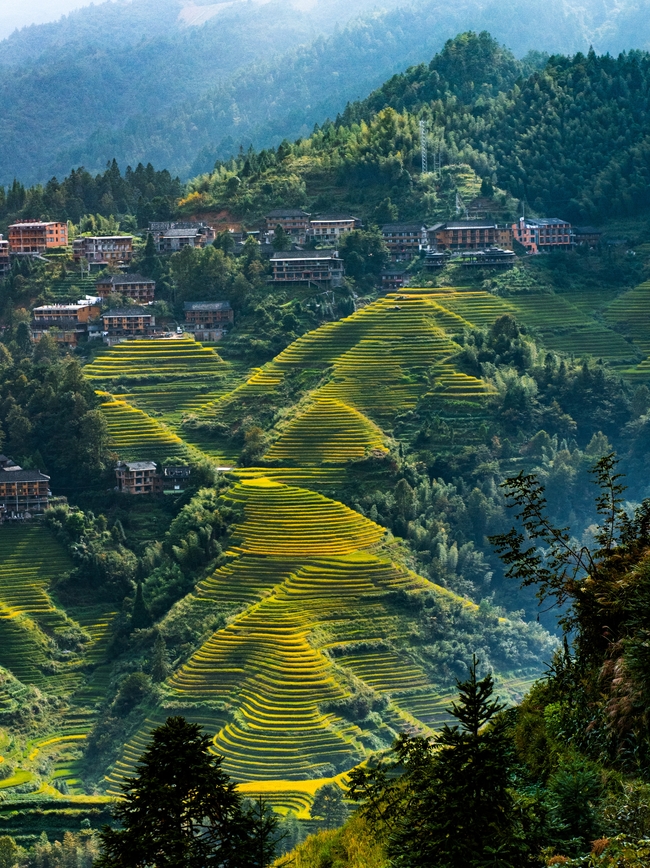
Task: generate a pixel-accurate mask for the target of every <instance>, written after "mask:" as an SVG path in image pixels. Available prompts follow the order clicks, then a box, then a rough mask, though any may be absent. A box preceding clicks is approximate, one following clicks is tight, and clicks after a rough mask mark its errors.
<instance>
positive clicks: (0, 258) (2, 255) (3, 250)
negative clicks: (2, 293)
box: [0, 234, 11, 279]
mask: <svg viewBox="0 0 650 868" xmlns="http://www.w3.org/2000/svg"><path fill="white" fill-rule="evenodd" d="M10 268H11V260H10V259H9V242H8V241H7V239H6V238H3V237H2V235H1V234H0V279H2V278H3V277H4V276H5V275H6V274H8V272H9V269H10Z"/></svg>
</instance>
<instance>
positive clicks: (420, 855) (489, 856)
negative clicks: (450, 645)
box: [350, 657, 521, 868]
mask: <svg viewBox="0 0 650 868" xmlns="http://www.w3.org/2000/svg"><path fill="white" fill-rule="evenodd" d="M477 668H478V660H477V659H476V657H474V659H473V662H472V665H471V667H470V673H469V678H468V679H467V680H466V681H463V682H458V690H459V694H460V696H459V700H458V703H454V705H453V707H452V708H451V709H450V710H451V713H452V715H453V716H454V717H455V718H456V719H457V720H458V721H459V723H460V726H458V725H456V726H444V727H443V728H442V731H441V733H440V735H439V736H438V737H437V738H436V739H435V740H434V739H428V738H421V737H409V736H405V735H402V736H400V737H399V738H398V739H397V741H396V742H395V748H394V750H395V754H396V759H395V760H394V761H393V762H390V763H380V764H379V765H378V766H377V767H375V768H370V769H355V770H354V771H353V772H351V774H350V796H351V798H353V799H355V800H357V801H361V802H362V803H363V807H362V810H363V812H364V813H365V814H366V817H367V818H368V820H369V821H370V823H371V826H372V827H373V828H374V829H376V830H377V831H380V830H382V829H383V830H385V834H386V847H387V851H388V855H389V857H390V859H391V860H393V861H392V862H391V864H394V865H399V866H402V868H425V866H427V868H429V866H434V865H435V866H436V868H459V866H461V865H462V866H466V868H479V866H487V865H499V866H503V868H509V866H514V865H519V864H521V861H520V856H519V854H518V852H517V850H518V846H517V840H518V834H517V822H516V817H515V811H514V807H513V801H512V796H511V794H510V791H509V784H510V781H509V770H508V766H509V763H508V739H507V737H506V734H505V732H504V727H505V723H504V719H503V716H500V715H499V713H500V712H501V711H502V709H503V705H501V704H500V703H499V701H498V699H495V698H494V697H493V692H494V682H493V680H492V677H491V676H490V675H487V676H486V677H485V678H483V679H479V678H478V676H477Z"/></svg>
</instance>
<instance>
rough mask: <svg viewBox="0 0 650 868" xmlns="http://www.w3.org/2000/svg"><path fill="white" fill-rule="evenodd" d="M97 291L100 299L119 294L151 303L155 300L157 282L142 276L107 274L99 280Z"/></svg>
mask: <svg viewBox="0 0 650 868" xmlns="http://www.w3.org/2000/svg"><path fill="white" fill-rule="evenodd" d="M96 289H97V295H98V296H99V297H100V298H107V297H108V296H109V295H111V294H112V293H119V294H120V295H124V296H126V297H127V298H132V299H133V300H134V301H140V302H150V301H153V299H154V292H155V289H156V282H155V280H151V279H150V278H148V277H143V276H142V275H141V274H107V275H106V276H105V277H100V278H99V279H98V280H97V284H96Z"/></svg>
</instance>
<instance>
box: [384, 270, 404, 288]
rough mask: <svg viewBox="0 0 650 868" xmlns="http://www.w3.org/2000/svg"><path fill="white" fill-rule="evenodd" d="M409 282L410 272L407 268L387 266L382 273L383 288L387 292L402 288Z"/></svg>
mask: <svg viewBox="0 0 650 868" xmlns="http://www.w3.org/2000/svg"><path fill="white" fill-rule="evenodd" d="M408 282H409V273H408V271H407V270H406V269H405V268H399V267H395V268H385V269H384V270H383V271H382V273H381V288H382V289H383V290H384V291H385V292H393V291H394V290H396V289H402V288H403V287H405V286H406V285H407V284H408Z"/></svg>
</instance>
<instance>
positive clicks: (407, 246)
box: [381, 223, 427, 259]
mask: <svg viewBox="0 0 650 868" xmlns="http://www.w3.org/2000/svg"><path fill="white" fill-rule="evenodd" d="M381 234H382V237H383V239H384V242H385V243H386V247H388V250H389V251H390V255H391V258H392V259H413V258H414V257H416V256H418V255H419V253H420V250H422V249H424V248H425V247H426V246H427V230H426V226H424V225H423V224H422V223H386V224H384V226H382V227H381Z"/></svg>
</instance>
